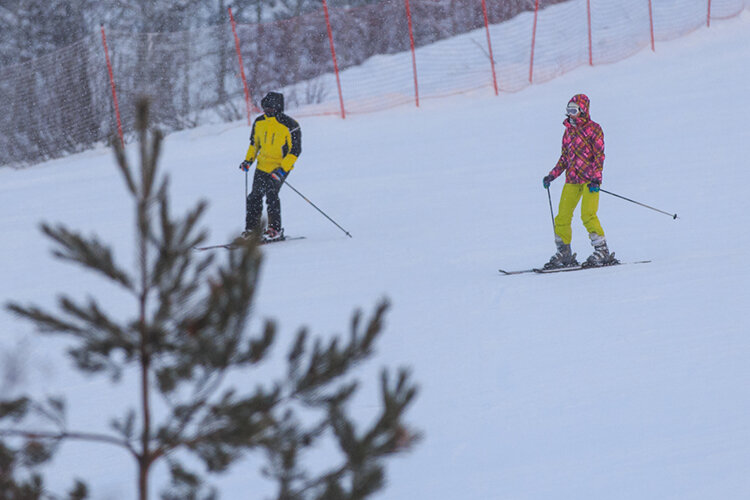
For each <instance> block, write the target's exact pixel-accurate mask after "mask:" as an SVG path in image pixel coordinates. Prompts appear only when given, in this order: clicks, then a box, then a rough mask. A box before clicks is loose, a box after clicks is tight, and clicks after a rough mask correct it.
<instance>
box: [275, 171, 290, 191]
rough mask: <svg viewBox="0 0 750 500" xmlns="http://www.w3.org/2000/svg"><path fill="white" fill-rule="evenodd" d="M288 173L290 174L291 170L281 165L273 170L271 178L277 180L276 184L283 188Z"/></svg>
mask: <svg viewBox="0 0 750 500" xmlns="http://www.w3.org/2000/svg"><path fill="white" fill-rule="evenodd" d="M287 175H289V172H287V171H286V170H284V169H283V168H281V167H279V168H277V169H276V170H274V171H273V172H271V179H273V180H274V181H275V182H276V184H277V185H278V186H279V188H281V185H282V184H284V181H285V180H286V176H287Z"/></svg>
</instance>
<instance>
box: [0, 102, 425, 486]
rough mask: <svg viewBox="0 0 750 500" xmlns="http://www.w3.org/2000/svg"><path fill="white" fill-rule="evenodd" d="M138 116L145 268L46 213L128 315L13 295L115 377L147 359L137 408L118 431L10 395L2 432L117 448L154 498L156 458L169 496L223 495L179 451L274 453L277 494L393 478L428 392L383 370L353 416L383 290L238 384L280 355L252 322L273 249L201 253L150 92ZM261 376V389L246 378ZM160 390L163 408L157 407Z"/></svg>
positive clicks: (139, 219) (120, 155) (201, 455)
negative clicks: (279, 366) (243, 376)
mask: <svg viewBox="0 0 750 500" xmlns="http://www.w3.org/2000/svg"><path fill="white" fill-rule="evenodd" d="M137 130H138V134H139V145H140V159H141V165H140V169H139V170H138V171H137V172H136V171H134V169H133V168H131V167H130V165H129V162H128V159H127V158H126V155H125V152H124V151H123V149H122V147H121V146H120V143H119V142H118V141H114V145H115V146H114V148H115V154H116V158H117V164H118V166H119V170H120V172H121V174H122V176H123V179H124V181H125V183H126V185H127V188H128V191H129V192H130V194H131V196H132V197H133V200H134V205H135V215H136V217H135V220H136V227H137V230H136V232H135V238H136V245H135V248H136V261H137V264H136V266H135V267H136V269H135V271H130V270H128V269H126V268H125V267H122V266H121V265H120V264H118V263H117V262H115V259H114V256H113V252H112V250H111V249H110V247H109V246H107V245H106V244H105V243H103V242H101V241H99V240H98V239H97V238H96V237H84V236H82V235H81V234H79V233H77V232H75V231H72V230H70V229H67V228H66V227H64V226H61V225H58V226H51V225H48V224H43V225H42V230H43V231H44V233H46V235H47V236H49V237H50V238H51V239H52V240H53V241H54V242H55V244H56V250H55V251H54V254H55V256H56V257H58V258H60V259H63V260H66V261H70V262H72V263H75V264H78V265H80V266H82V267H83V268H85V269H87V270H90V271H93V272H95V273H98V274H99V275H100V276H102V277H103V278H104V279H106V280H108V281H110V282H112V283H114V284H116V285H117V286H119V287H120V288H122V289H123V290H124V291H125V292H127V293H128V294H130V295H131V296H133V297H134V298H135V299H136V300H135V303H136V304H137V308H136V310H134V311H133V315H132V318H131V319H130V320H128V321H118V320H115V319H114V317H113V316H112V315H111V314H108V313H107V311H105V310H104V308H103V307H102V306H101V305H100V304H99V301H97V299H96V298H94V297H90V298H88V299H87V300H85V301H79V300H76V299H74V298H71V297H68V296H62V297H61V298H60V299H59V305H58V310H57V311H47V310H44V309H42V308H40V307H38V306H34V305H28V306H27V305H20V304H16V303H11V304H8V306H7V307H8V308H9V309H10V310H11V311H12V312H14V313H15V314H17V315H18V316H20V317H22V318H25V319H27V320H29V321H31V322H32V323H33V324H34V325H35V326H36V328H37V330H39V332H41V333H43V334H58V335H65V336H67V337H69V338H72V339H73V347H72V348H71V350H70V351H69V352H70V356H71V357H72V360H73V362H74V365H75V367H76V368H77V369H78V370H80V371H82V372H85V373H90V374H105V375H106V374H108V375H110V376H111V377H112V380H113V383H114V382H116V381H117V380H118V379H119V377H120V375H121V374H122V373H123V372H124V371H126V370H135V372H136V373H137V374H138V377H139V384H138V391H137V393H135V394H132V401H131V402H132V405H131V408H130V409H129V410H128V411H127V412H125V413H124V414H123V415H119V416H115V417H114V419H113V420H112V423H111V432H110V433H103V434H97V433H89V432H79V431H74V430H70V429H69V428H68V425H67V423H66V420H65V418H64V402H63V401H62V400H50V401H47V402H45V403H33V404H32V403H31V400H30V399H29V398H25V397H24V398H19V399H16V400H13V401H4V402H0V403H1V404H2V405H5V406H1V405H0V439H8V438H13V439H16V440H22V441H25V443H26V444H29V443H36V444H37V445H38V446H40V447H41V449H42V451H43V452H44V453H45V455H44V457H42V458H46V457H48V456H49V455H50V454H51V453H52V452H53V451H54V447H55V446H56V445H59V444H60V443H62V442H64V441H66V440H71V439H75V440H83V441H95V442H100V443H109V444H111V445H114V446H119V447H120V448H122V449H123V450H124V451H125V452H127V453H128V454H130V456H132V458H133V459H134V460H135V462H136V464H137V470H138V477H137V479H136V480H137V491H138V498H139V499H140V500H147V499H148V498H149V492H150V491H151V490H152V487H151V486H150V484H151V479H152V478H151V471H152V469H153V467H154V464H156V463H157V462H160V461H164V462H165V463H166V464H168V466H169V470H170V471H171V483H170V484H169V485H168V486H167V487H166V489H165V490H164V491H163V492H162V495H161V497H162V498H163V499H167V500H169V499H175V500H176V499H214V498H218V494H217V492H216V490H215V489H214V488H211V487H208V486H207V485H206V484H205V477H204V476H205V473H201V471H195V470H189V469H188V468H186V467H185V466H184V465H183V463H184V461H185V458H190V462H191V463H193V464H195V463H196V460H195V459H197V460H198V462H199V463H201V464H202V465H203V469H204V470H205V471H207V472H208V473H214V472H221V471H224V470H226V469H228V468H229V467H230V465H232V464H233V463H235V462H237V461H238V460H240V459H241V458H242V457H243V456H244V455H246V454H247V453H248V452H253V451H254V452H260V453H261V454H263V456H265V457H266V459H267V462H268V465H267V466H266V467H264V469H263V474H264V475H265V476H266V477H267V478H269V480H271V481H274V482H275V483H276V484H277V486H278V488H277V491H278V492H277V494H276V497H275V498H276V499H277V500H324V499H326V500H360V499H365V498H368V497H369V496H370V495H371V494H373V493H374V492H376V491H378V490H379V489H380V488H382V487H383V485H384V478H385V473H384V465H385V461H386V459H387V458H388V457H390V456H393V455H394V454H397V453H400V452H403V451H405V450H407V449H409V448H410V447H411V445H412V444H414V443H415V442H416V440H417V439H418V434H417V433H416V432H413V431H410V430H409V429H408V427H407V425H406V424H405V422H404V414H405V411H406V410H407V408H408V407H409V406H410V405H411V403H412V402H413V401H414V398H415V395H416V392H417V390H416V387H415V386H414V384H413V383H412V382H411V380H410V376H409V373H408V371H407V370H405V369H403V368H401V369H399V370H398V371H397V373H396V374H395V375H390V374H389V373H388V371H387V370H383V372H382V374H381V377H380V393H381V403H380V406H379V409H378V410H377V414H375V415H373V419H372V421H371V422H370V423H369V424H368V425H357V423H356V422H355V421H354V420H353V418H352V417H351V416H350V414H349V412H348V411H347V403H348V402H349V401H350V400H351V399H352V397H353V395H354V394H355V392H356V391H357V388H358V381H357V380H355V378H354V371H355V368H356V367H357V365H358V364H359V363H361V362H362V361H364V360H366V359H367V358H369V357H371V355H372V354H373V349H374V344H375V340H376V339H377V337H378V336H379V335H380V333H381V331H382V327H383V318H384V315H385V312H386V310H387V308H388V305H387V303H386V302H385V301H383V302H381V303H380V304H378V305H377V307H376V308H375V311H374V313H373V315H372V317H371V318H370V319H369V320H367V321H365V320H363V319H362V315H361V314H360V312H355V314H354V315H353V318H352V321H351V331H350V334H349V336H348V337H347V338H346V339H341V338H332V339H331V340H328V341H325V340H322V339H315V340H311V339H309V335H308V333H307V332H306V331H305V330H304V329H303V330H302V331H300V332H299V333H298V334H297V335H296V338H295V339H294V341H293V342H292V343H291V345H290V347H289V350H288V354H287V355H286V357H285V363H286V364H287V366H286V370H285V374H284V375H283V376H279V377H277V378H276V379H271V380H268V379H263V380H256V381H253V383H252V384H244V385H243V387H242V388H238V387H234V386H232V385H231V384H229V383H228V382H227V379H228V376H229V375H230V374H232V373H237V372H238V371H241V370H245V369H248V368H251V367H253V366H256V365H260V364H262V363H263V362H265V361H268V357H269V353H270V351H271V349H272V347H273V346H274V345H275V341H276V327H275V324H274V323H273V322H271V321H267V322H266V323H265V325H264V327H263V328H262V331H261V332H260V333H257V334H249V333H248V332H247V331H246V330H247V329H246V326H247V324H248V319H249V316H250V311H251V306H252V304H253V297H254V294H255V291H256V286H257V283H258V275H259V270H260V266H261V261H262V257H261V253H260V251H259V248H258V243H259V242H258V241H248V242H245V243H240V244H239V247H238V248H237V249H236V250H233V251H231V252H229V253H228V257H227V259H226V261H225V262H223V263H218V262H215V255H213V254H206V253H202V252H196V251H194V247H196V246H197V245H199V244H200V243H201V242H203V241H204V240H205V237H206V232H205V231H204V230H200V229H199V228H198V221H199V219H200V217H201V214H202V213H203V211H204V209H205V204H204V203H200V204H198V205H197V206H196V207H195V208H194V209H193V210H191V211H190V212H189V213H187V214H186V215H185V216H183V217H175V216H173V215H172V213H171V212H170V207H169V197H168V193H167V179H166V177H163V176H160V175H159V173H158V169H157V160H158V157H159V151H160V146H161V142H162V136H161V134H160V133H159V132H158V131H150V130H149V127H148V103H147V102H145V101H142V102H140V103H139V104H138V109H137ZM250 386H252V387H253V389H252V390H250V391H247V390H244V387H250ZM156 398H160V399H161V402H162V403H163V404H162V405H161V407H166V409H167V411H166V414H164V415H162V413H164V412H163V411H160V415H159V416H158V417H157V416H156V415H155V412H154V409H153V408H154V400H155V399H156ZM3 408H4V409H5V410H4V411H3V410H2V409H3ZM34 409H36V410H38V413H42V414H46V415H47V416H48V417H50V418H48V421H49V422H50V426H48V427H47V428H45V429H30V428H28V427H24V426H23V425H22V424H23V423H24V417H25V416H27V415H29V414H30V413H31V412H33V411H34ZM331 442H333V443H335V445H336V446H335V448H334V449H336V450H338V453H337V454H336V455H332V463H330V464H326V466H325V467H321V464H319V463H318V464H316V466H315V471H314V472H313V471H312V470H310V469H309V467H306V466H307V465H308V463H307V461H306V460H305V458H306V452H308V451H311V450H312V449H315V448H317V447H320V446H321V445H326V446H327V447H328V444H330V443H331ZM0 444H2V443H0ZM6 450H9V451H8V453H9V454H10V455H13V453H12V452H13V451H14V450H13V449H11V448H5V449H2V450H0V451H3V452H5V451H6ZM16 451H17V450H16ZM0 456H1V455H0ZM162 482H163V481H162ZM76 487H77V488H79V489H78V494H79V496H78V497H74V496H73V495H74V493H75V491H74V492H71V494H70V495H71V498H84V496H81V495H85V488H84V487H83V485H81V484H77V485H76ZM246 498H252V495H250V496H247V497H246Z"/></svg>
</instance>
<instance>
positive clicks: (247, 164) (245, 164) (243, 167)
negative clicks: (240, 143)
mask: <svg viewBox="0 0 750 500" xmlns="http://www.w3.org/2000/svg"><path fill="white" fill-rule="evenodd" d="M252 165H253V162H251V161H248V160H245V161H243V162H242V163H240V170H242V171H244V172H247V171H248V170H250V167H251V166H252Z"/></svg>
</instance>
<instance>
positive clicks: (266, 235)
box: [263, 226, 284, 243]
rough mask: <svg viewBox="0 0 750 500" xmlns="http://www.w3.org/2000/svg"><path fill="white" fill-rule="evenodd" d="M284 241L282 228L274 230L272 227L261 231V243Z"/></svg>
mask: <svg viewBox="0 0 750 500" xmlns="http://www.w3.org/2000/svg"><path fill="white" fill-rule="evenodd" d="M283 239H284V228H281V229H274V228H272V227H270V226H269V227H267V228H266V230H265V231H263V241H264V242H266V243H270V242H272V241H280V240H283Z"/></svg>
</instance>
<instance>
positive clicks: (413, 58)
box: [404, 0, 484, 107]
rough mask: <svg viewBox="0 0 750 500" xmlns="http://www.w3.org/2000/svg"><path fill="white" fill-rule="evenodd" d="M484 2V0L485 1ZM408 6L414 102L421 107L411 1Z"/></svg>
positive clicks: (405, 1)
mask: <svg viewBox="0 0 750 500" xmlns="http://www.w3.org/2000/svg"><path fill="white" fill-rule="evenodd" d="M483 1H484V0H483ZM404 3H405V4H406V20H407V22H408V24H409V43H411V65H412V67H413V68H414V100H415V102H416V104H417V107H419V82H418V81H417V55H416V53H415V52H414V30H412V26H411V8H410V7H409V0H404Z"/></svg>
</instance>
